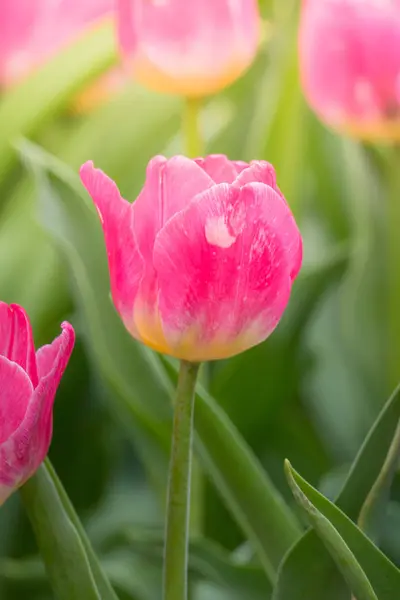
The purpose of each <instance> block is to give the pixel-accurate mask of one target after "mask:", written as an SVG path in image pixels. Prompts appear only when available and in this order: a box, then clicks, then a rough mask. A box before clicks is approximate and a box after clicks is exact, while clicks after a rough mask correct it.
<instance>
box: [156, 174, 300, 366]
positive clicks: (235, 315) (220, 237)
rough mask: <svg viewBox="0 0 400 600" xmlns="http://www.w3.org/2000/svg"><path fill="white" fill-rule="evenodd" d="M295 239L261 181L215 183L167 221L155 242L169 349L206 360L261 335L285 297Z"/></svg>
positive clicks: (282, 207) (283, 209) (286, 214)
mask: <svg viewBox="0 0 400 600" xmlns="http://www.w3.org/2000/svg"><path fill="white" fill-rule="evenodd" d="M299 237H300V234H299V232H298V230H297V227H296V224H295V222H294V219H293V216H292V215H291V213H290V210H289V208H288V206H287V205H286V204H285V203H283V202H282V199H281V197H280V196H279V194H277V193H276V192H275V191H274V190H273V189H272V188H270V187H269V186H266V185H264V184H260V183H252V184H249V185H246V186H245V187H244V188H242V189H238V188H236V187H234V186H229V185H227V184H220V185H216V186H214V187H213V188H211V189H210V190H207V191H205V192H204V193H203V194H201V195H200V196H199V197H198V198H197V199H196V200H195V201H194V202H192V203H191V204H190V205H189V206H188V207H187V208H186V209H185V210H184V211H182V212H181V213H178V214H177V215H176V216H175V217H174V218H172V219H171V220H170V221H169V222H168V223H167V224H166V225H165V227H164V228H163V229H162V230H161V231H160V233H159V234H158V236H157V238H156V242H155V246H154V266H155V269H156V271H157V274H158V283H159V311H160V315H161V320H162V325H163V330H164V334H165V337H166V339H167V340H168V343H169V345H170V347H171V348H172V353H173V354H175V355H176V356H180V354H183V355H184V357H185V358H186V359H188V360H210V359H215V358H220V357H223V356H229V355H233V354H236V353H237V352H241V351H242V350H244V349H246V348H248V347H250V346H252V345H254V344H256V343H258V342H260V341H262V340H263V339H265V338H266V337H267V336H268V335H269V334H270V333H271V332H272V331H273V329H274V328H275V326H276V325H277V323H278V321H279V319H280V317H281V315H282V313H283V310H284V308H285V306H286V304H287V302H288V299H289V294H290V289H291V281H292V280H291V273H292V270H293V266H294V260H295V259H294V257H295V256H296V254H297V252H298V244H299V242H298V238H299Z"/></svg>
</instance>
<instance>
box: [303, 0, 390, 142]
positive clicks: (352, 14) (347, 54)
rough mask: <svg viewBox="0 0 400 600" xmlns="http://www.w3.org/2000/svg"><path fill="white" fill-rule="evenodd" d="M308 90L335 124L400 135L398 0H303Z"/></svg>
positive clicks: (369, 135)
mask: <svg viewBox="0 0 400 600" xmlns="http://www.w3.org/2000/svg"><path fill="white" fill-rule="evenodd" d="M299 47H300V70H301V78H302V84H303V88H304V91H305V95H306V97H307V99H308V101H309V103H310V105H311V107H312V108H313V109H314V110H315V112H316V113H317V114H318V115H319V116H320V118H321V119H322V120H324V121H325V122H326V123H328V124H329V125H331V126H332V127H334V128H336V129H338V130H342V131H344V132H348V133H349V134H351V135H354V136H356V137H359V138H364V139H370V140H399V139H400V0H305V1H303V7H302V15H301V23H300V36H299Z"/></svg>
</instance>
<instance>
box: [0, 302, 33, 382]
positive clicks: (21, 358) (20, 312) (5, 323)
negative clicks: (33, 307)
mask: <svg viewBox="0 0 400 600" xmlns="http://www.w3.org/2000/svg"><path fill="white" fill-rule="evenodd" d="M0 355H1V356H5V357H6V358H8V359H10V360H11V361H13V362H15V363H17V364H18V365H20V366H21V367H22V369H23V370H24V371H26V373H27V374H28V377H29V378H30V379H31V381H32V385H33V386H34V387H36V385H37V382H38V378H37V371H36V360H35V346H34V342H33V335H32V327H31V324H30V321H29V318H28V316H27V314H26V312H25V311H24V309H23V308H22V307H21V306H18V305H17V304H10V305H8V304H6V303H4V302H0Z"/></svg>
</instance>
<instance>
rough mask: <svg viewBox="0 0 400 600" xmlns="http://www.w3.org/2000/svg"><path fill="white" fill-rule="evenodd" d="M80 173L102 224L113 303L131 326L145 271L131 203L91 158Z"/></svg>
mask: <svg viewBox="0 0 400 600" xmlns="http://www.w3.org/2000/svg"><path fill="white" fill-rule="evenodd" d="M80 176H81V180H82V183H83V185H84V186H85V187H86V189H87V191H88V192H89V194H90V196H91V197H92V200H93V202H94V203H95V205H96V208H97V211H98V213H99V215H100V219H101V223H102V226H103V232H104V238H105V242H106V248H107V255H108V264H109V269H110V279H111V292H112V296H113V300H114V304H115V306H116V308H117V310H118V312H119V313H120V315H121V317H122V319H123V321H124V322H125V324H126V325H127V327H131V326H132V310H133V301H134V299H135V296H136V293H137V290H138V288H139V285H140V281H141V278H142V272H143V260H142V257H141V255H140V253H139V251H138V248H137V245H136V241H135V236H134V233H133V229H132V221H133V210H132V205H131V204H130V203H129V202H127V201H126V200H124V199H123V198H122V197H121V194H120V192H119V190H118V187H117V186H116V184H115V183H114V182H113V180H112V179H110V178H109V177H107V175H106V174H105V173H103V171H101V170H100V169H95V168H94V166H93V163H92V162H91V161H89V162H87V163H85V164H84V165H83V166H82V167H81V170H80Z"/></svg>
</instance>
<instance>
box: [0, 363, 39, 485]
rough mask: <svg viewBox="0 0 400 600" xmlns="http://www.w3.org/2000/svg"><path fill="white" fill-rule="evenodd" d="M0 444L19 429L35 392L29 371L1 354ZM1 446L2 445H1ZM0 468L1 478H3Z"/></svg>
mask: <svg viewBox="0 0 400 600" xmlns="http://www.w3.org/2000/svg"><path fill="white" fill-rule="evenodd" d="M0 382H1V401H0V445H1V444H2V443H3V442H4V441H5V440H7V439H8V438H9V437H10V435H11V434H12V433H13V432H14V431H15V430H16V429H18V427H19V426H20V424H21V422H22V421H23V419H24V417H25V414H26V410H27V406H28V404H29V400H30V399H31V396H32V393H33V386H32V382H31V381H30V379H29V377H28V375H27V373H26V372H25V371H24V370H23V369H22V368H21V367H20V366H19V365H18V364H16V363H15V362H12V361H11V360H9V359H8V358H6V357H5V356H0ZM0 447H1V446H0ZM1 473H2V471H1V469H0V480H1Z"/></svg>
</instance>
